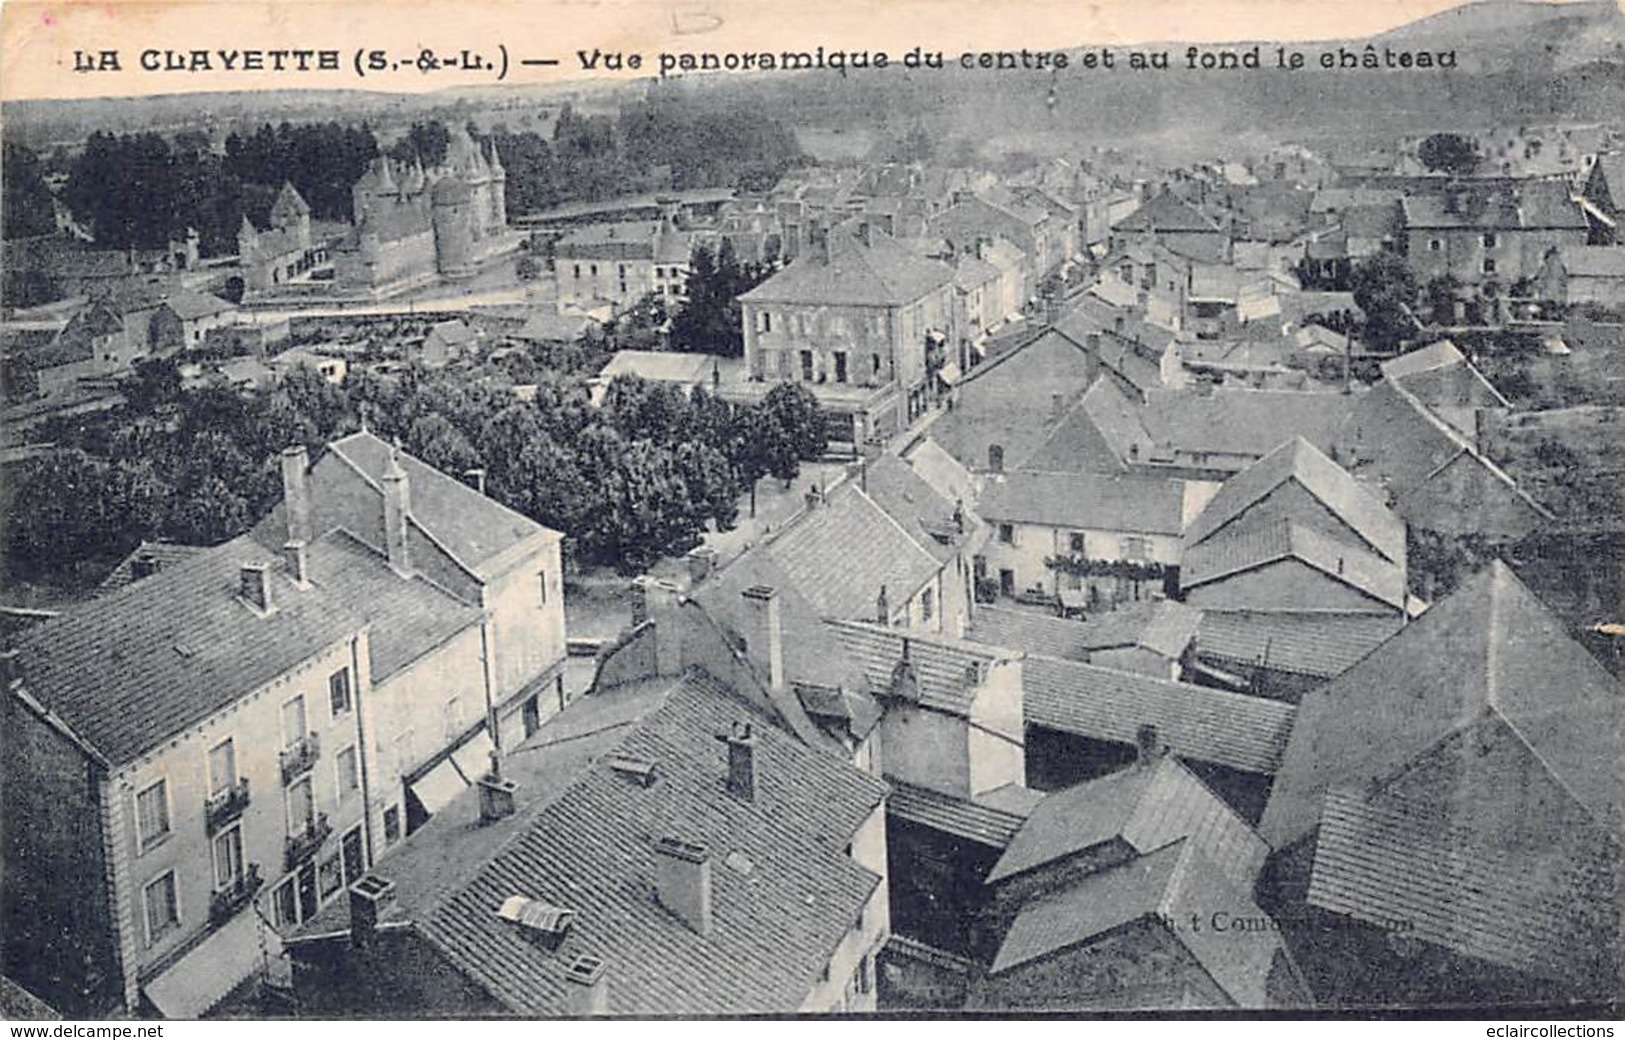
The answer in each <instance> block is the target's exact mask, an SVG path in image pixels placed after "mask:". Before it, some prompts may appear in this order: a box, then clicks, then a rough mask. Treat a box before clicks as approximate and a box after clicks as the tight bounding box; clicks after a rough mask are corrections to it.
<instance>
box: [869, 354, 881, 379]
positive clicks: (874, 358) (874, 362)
mask: <svg viewBox="0 0 1625 1040" xmlns="http://www.w3.org/2000/svg"><path fill="white" fill-rule="evenodd" d="M869 364H870V365H871V366H872V367H873V368H874V375H875V377H876V378H879V376H880V355H879V354H870V355H869Z"/></svg>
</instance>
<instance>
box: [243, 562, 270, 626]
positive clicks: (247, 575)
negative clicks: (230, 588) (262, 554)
mask: <svg viewBox="0 0 1625 1040" xmlns="http://www.w3.org/2000/svg"><path fill="white" fill-rule="evenodd" d="M239 577H240V583H239V586H238V592H239V593H240V594H241V596H242V597H243V599H244V600H245V601H246V602H247V603H248V605H249V606H251V607H253V608H254V609H255V610H256V611H258V612H259V613H261V614H269V613H271V611H272V610H274V609H275V604H274V603H272V602H271V569H270V568H269V567H267V566H266V565H265V564H263V563H245V564H243V569H242V571H241V572H240V575H239Z"/></svg>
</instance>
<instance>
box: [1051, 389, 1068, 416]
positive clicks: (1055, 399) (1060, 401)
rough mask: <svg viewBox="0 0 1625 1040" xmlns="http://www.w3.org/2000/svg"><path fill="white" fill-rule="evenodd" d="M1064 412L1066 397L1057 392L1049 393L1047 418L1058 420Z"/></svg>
mask: <svg viewBox="0 0 1625 1040" xmlns="http://www.w3.org/2000/svg"><path fill="white" fill-rule="evenodd" d="M1065 411H1066V395H1064V394H1062V393H1060V392H1059V391H1057V392H1054V393H1051V394H1050V395H1049V417H1050V418H1051V419H1059V418H1060V417H1061V414H1062V413H1063V412H1065Z"/></svg>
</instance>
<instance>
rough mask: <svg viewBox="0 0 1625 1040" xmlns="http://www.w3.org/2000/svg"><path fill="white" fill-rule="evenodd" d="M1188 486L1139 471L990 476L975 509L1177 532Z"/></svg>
mask: <svg viewBox="0 0 1625 1040" xmlns="http://www.w3.org/2000/svg"><path fill="white" fill-rule="evenodd" d="M1184 497H1185V491H1184V485H1183V483H1182V482H1181V481H1178V480H1172V479H1169V478H1167V477H1159V476H1145V475H1141V474H1137V473H1114V474H1106V473H1033V472H1029V471H1026V470H1017V471H1014V472H1007V473H1002V474H997V475H993V476H990V477H989V478H988V481H987V484H986V485H985V486H984V488H983V489H982V497H981V498H980V499H978V500H977V503H976V511H977V512H978V513H979V514H981V516H982V517H983V518H984V519H986V520H989V521H1005V522H1017V523H1028V524H1041V525H1044V526H1047V527H1062V528H1074V529H1077V530H1091V531H1131V532H1136V533H1143V534H1160V535H1178V534H1179V533H1180V531H1181V530H1183V529H1184V524H1183V519H1184V518H1183V512H1184Z"/></svg>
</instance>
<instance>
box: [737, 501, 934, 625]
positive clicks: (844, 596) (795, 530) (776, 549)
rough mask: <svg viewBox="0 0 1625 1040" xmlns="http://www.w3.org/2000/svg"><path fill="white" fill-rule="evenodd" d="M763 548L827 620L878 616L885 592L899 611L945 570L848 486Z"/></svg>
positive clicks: (879, 510)
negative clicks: (881, 595) (881, 591)
mask: <svg viewBox="0 0 1625 1040" xmlns="http://www.w3.org/2000/svg"><path fill="white" fill-rule="evenodd" d="M765 549H766V552H767V554H768V556H769V557H771V558H772V560H773V562H774V564H775V565H776V566H777V567H778V568H779V570H781V571H782V572H783V574H784V575H785V577H786V579H787V580H788V581H789V582H790V583H791V584H793V585H794V586H795V587H796V589H797V590H798V591H799V592H800V593H801V594H802V595H803V596H805V597H806V598H807V601H808V602H809V603H811V604H812V606H813V609H815V610H816V611H818V614H819V616H820V617H825V618H872V617H875V616H876V605H877V602H878V600H879V597H880V590H881V589H882V588H884V589H885V590H886V595H887V596H888V598H889V602H890V603H891V605H892V607H893V608H894V609H895V608H896V607H900V606H902V605H903V604H905V603H907V602H908V599H909V597H911V596H914V595H916V594H917V593H918V592H919V591H920V589H921V588H923V587H924V586H925V585H926V583H928V582H929V581H930V580H931V579H932V577H933V576H935V575H936V574H937V573H938V572H939V571H940V570H941V569H942V561H940V560H938V559H937V558H936V557H935V556H933V555H932V554H931V553H929V552H927V551H926V550H925V549H924V548H923V547H922V546H921V545H920V544H919V543H918V542H916V541H915V540H914V538H913V536H912V535H910V534H909V532H908V531H907V530H905V529H904V528H903V526H902V525H901V524H899V523H898V522H897V521H896V520H894V519H892V518H891V517H890V516H888V515H887V514H886V512H885V510H883V509H881V508H880V507H879V506H878V505H876V504H875V501H874V500H873V499H872V498H870V497H869V496H868V495H866V494H864V493H863V492H862V491H861V490H859V489H858V488H857V487H855V486H853V485H852V484H850V483H848V484H843V485H842V486H840V487H837V488H835V489H833V490H831V491H829V492H828V493H827V494H826V495H825V498H824V501H823V503H822V504H819V505H815V506H813V507H812V508H810V509H808V510H807V511H806V513H805V514H803V515H802V516H801V518H799V519H798V520H796V521H795V522H793V523H791V524H790V525H789V526H787V527H785V528H783V529H782V530H781V531H780V533H779V534H778V536H777V537H775V538H774V539H773V541H771V542H768V543H765Z"/></svg>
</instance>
